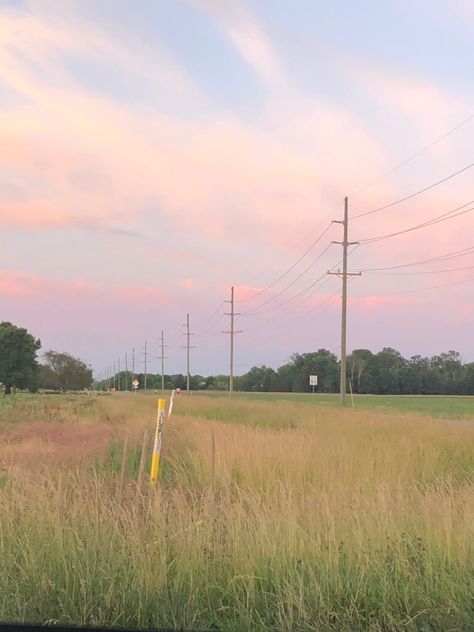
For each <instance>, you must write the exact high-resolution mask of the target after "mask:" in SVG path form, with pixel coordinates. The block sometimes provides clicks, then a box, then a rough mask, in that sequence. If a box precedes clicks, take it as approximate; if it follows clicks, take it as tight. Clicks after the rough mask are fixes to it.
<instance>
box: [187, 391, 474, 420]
mask: <svg viewBox="0 0 474 632" xmlns="http://www.w3.org/2000/svg"><path fill="white" fill-rule="evenodd" d="M197 394H198V393H195V395H197ZM206 395H209V394H208V393H207V392H206ZM211 396H212V397H228V394H227V393H222V392H217V391H214V392H213V393H212V394H211ZM234 397H235V398H236V399H246V400H254V401H269V402H271V401H278V400H286V401H292V402H301V403H304V404H311V405H317V406H319V405H321V406H337V407H338V406H339V405H340V399H339V395H334V394H332V393H331V394H328V393H315V394H314V395H313V394H312V393H235V394H234ZM352 404H354V407H355V408H356V409H360V408H363V409H369V410H380V411H385V412H413V413H420V414H423V415H430V416H433V417H444V418H446V419H460V418H463V417H474V397H469V396H466V397H461V396H458V395H453V396H448V395H354V398H353V400H352V398H351V396H350V394H348V395H347V406H348V407H350V408H351V407H352Z"/></svg>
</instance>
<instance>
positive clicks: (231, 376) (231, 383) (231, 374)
mask: <svg viewBox="0 0 474 632" xmlns="http://www.w3.org/2000/svg"><path fill="white" fill-rule="evenodd" d="M225 302H226V303H230V312H226V314H225V315H226V316H230V329H229V330H228V331H223V332H222V333H223V334H229V335H230V367H229V397H232V394H233V392H234V335H235V334H241V333H242V330H241V329H239V331H235V329H234V318H235V316H240V314H236V313H235V310H234V286H232V287H231V288H230V301H225Z"/></svg>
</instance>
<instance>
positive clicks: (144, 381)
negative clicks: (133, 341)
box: [143, 340, 148, 391]
mask: <svg viewBox="0 0 474 632" xmlns="http://www.w3.org/2000/svg"><path fill="white" fill-rule="evenodd" d="M143 349H144V351H143V357H144V364H145V373H144V375H143V378H144V379H143V390H145V391H146V375H147V374H146V369H147V363H146V361H147V357H148V353H147V342H146V340H145V346H144V348H143Z"/></svg>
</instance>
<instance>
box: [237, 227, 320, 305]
mask: <svg viewBox="0 0 474 632" xmlns="http://www.w3.org/2000/svg"><path fill="white" fill-rule="evenodd" d="M331 226H332V223H331V222H330V223H329V224H328V225H327V226H326V228H325V229H324V230H323V232H322V233H321V234H320V235H319V237H318V238H317V239H315V240H314V241H313V242H312V244H311V245H310V246H309V247H308V248H307V249H306V250H305V251H304V253H303V254H302V255H301V257H300V258H299V259H298V260H297V261H295V263H294V264H293V265H292V266H291V267H289V268H288V269H287V270H286V271H285V272H284V273H283V274H281V275H280V276H279V277H278V278H277V279H275V281H273V282H272V283H270V284H269V285H267V286H266V287H264V288H263V289H261V290H259V291H258V292H256V293H255V294H252V296H246V297H245V298H242V299H240V300H239V303H243V302H244V301H249V300H251V299H254V298H256V297H257V296H260V294H263V293H264V292H266V291H267V290H269V289H270V288H272V287H273V286H274V285H276V284H277V283H278V282H279V281H281V280H282V279H283V278H284V277H285V276H286V275H287V274H289V273H290V272H291V271H292V270H294V269H295V268H296V266H297V265H298V264H299V263H300V262H301V261H302V260H303V259H304V258H305V257H306V255H307V254H308V253H309V252H311V250H312V249H313V248H314V246H316V244H318V243H319V242H320V241H321V239H322V238H323V237H324V235H325V234H326V233H327V232H328V230H329V229H330V228H331Z"/></svg>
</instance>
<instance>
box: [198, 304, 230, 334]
mask: <svg viewBox="0 0 474 632" xmlns="http://www.w3.org/2000/svg"><path fill="white" fill-rule="evenodd" d="M224 303H225V301H221V302H220V303H219V306H218V308H217V309H215V310H214V311H213V312H212V314H211V315H210V316H208V317H207V318H206V319H205V320H203V321H202V322H200V323H199V324H198V325H196V327H197V329H200V328H201V327H203V326H204V325H206V324H207V323H208V322H209V321H210V320H212V318H213V317H214V316H216V315H217V314H218V313H219V311H220V310H221V309H222V306H223V305H224Z"/></svg>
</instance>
